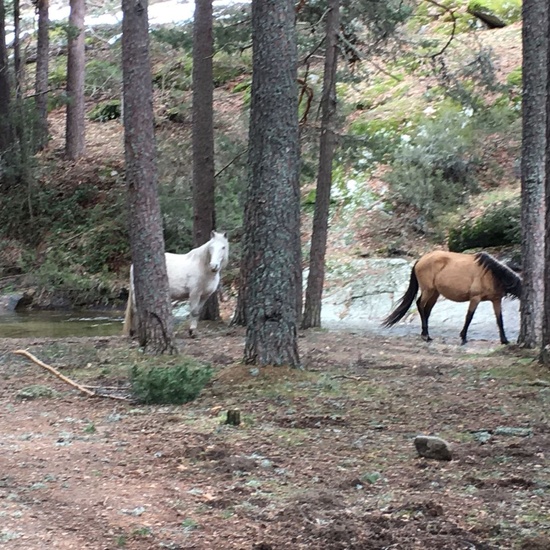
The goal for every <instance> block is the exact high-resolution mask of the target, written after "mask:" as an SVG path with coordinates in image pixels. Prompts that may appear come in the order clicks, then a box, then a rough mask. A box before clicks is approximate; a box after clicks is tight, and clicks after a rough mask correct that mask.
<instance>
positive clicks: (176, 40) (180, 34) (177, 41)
mask: <svg viewBox="0 0 550 550" xmlns="http://www.w3.org/2000/svg"><path fill="white" fill-rule="evenodd" d="M151 38H152V39H153V40H155V41H156V42H158V43H159V44H168V45H169V46H170V47H172V48H173V49H174V50H177V49H183V50H187V51H191V50H192V48H193V29H192V27H191V26H190V25H182V26H175V27H160V28H158V29H153V30H151Z"/></svg>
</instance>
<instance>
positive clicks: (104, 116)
mask: <svg viewBox="0 0 550 550" xmlns="http://www.w3.org/2000/svg"><path fill="white" fill-rule="evenodd" d="M121 114H122V112H121V102H120V100H119V99H113V100H111V101H102V102H100V103H97V104H96V105H95V107H94V108H93V109H92V110H91V111H90V114H89V115H88V118H89V119H90V120H93V121H94V122H107V121H108V120H114V119H117V118H120V117H121Z"/></svg>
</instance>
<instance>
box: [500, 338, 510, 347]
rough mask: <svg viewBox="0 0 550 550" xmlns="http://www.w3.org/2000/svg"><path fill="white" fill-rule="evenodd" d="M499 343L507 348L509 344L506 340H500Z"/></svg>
mask: <svg viewBox="0 0 550 550" xmlns="http://www.w3.org/2000/svg"><path fill="white" fill-rule="evenodd" d="M500 343H501V344H502V345H504V346H507V345H508V344H509V343H510V342H508V340H506V339H504V340H501V341H500Z"/></svg>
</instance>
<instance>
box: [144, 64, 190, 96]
mask: <svg viewBox="0 0 550 550" xmlns="http://www.w3.org/2000/svg"><path fill="white" fill-rule="evenodd" d="M192 73H193V60H192V58H191V56H190V55H182V56H178V57H175V58H174V59H171V60H170V61H169V62H167V63H165V64H163V65H162V66H161V67H160V68H159V69H158V70H156V71H155V72H154V74H153V83H154V84H155V86H157V87H158V88H159V89H160V90H163V91H165V90H179V91H186V90H190V89H191V84H192Z"/></svg>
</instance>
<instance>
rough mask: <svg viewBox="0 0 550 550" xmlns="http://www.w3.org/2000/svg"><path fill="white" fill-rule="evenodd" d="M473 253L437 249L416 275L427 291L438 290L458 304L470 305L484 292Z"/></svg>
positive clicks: (419, 265) (422, 260)
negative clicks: (476, 295) (473, 297)
mask: <svg viewBox="0 0 550 550" xmlns="http://www.w3.org/2000/svg"><path fill="white" fill-rule="evenodd" d="M483 272H484V270H483V269H480V266H479V265H478V264H477V262H476V259H475V256H474V255H473V254H461V253H459V252H447V251H445V250H434V251H433V252H428V254H425V255H424V256H422V257H421V258H420V260H418V262H417V263H416V266H415V273H416V276H417V278H418V282H419V285H420V288H421V289H422V290H423V291H429V290H432V289H435V290H436V291H437V292H438V293H440V294H442V295H443V296H445V298H447V299H449V300H453V301H455V302H466V301H468V300H470V298H471V296H472V294H478V293H481V292H482V287H483V284H482V277H483V276H484V273H483Z"/></svg>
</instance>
